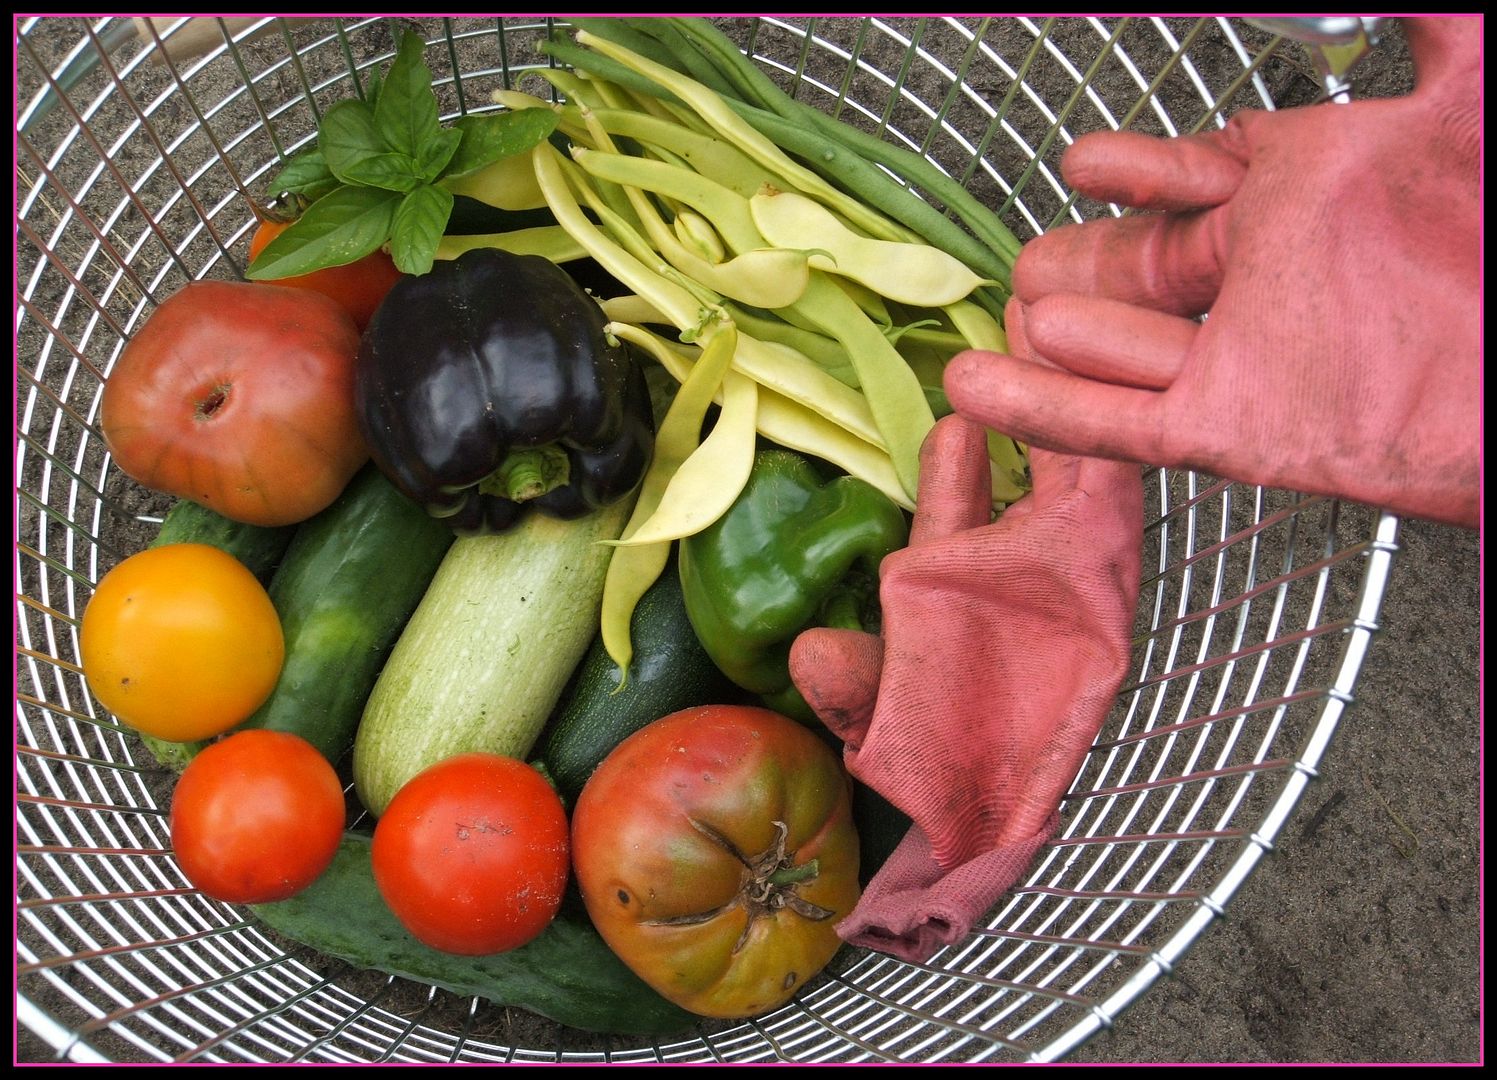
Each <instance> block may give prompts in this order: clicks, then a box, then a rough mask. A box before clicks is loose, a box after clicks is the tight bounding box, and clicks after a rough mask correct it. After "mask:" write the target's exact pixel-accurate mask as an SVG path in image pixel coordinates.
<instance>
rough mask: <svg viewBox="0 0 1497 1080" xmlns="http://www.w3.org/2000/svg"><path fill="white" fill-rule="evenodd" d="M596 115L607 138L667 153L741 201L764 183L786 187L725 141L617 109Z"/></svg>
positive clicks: (677, 124) (785, 184) (669, 122)
mask: <svg viewBox="0 0 1497 1080" xmlns="http://www.w3.org/2000/svg"><path fill="white" fill-rule="evenodd" d="M596 116H597V118H598V122H599V123H600V124H602V125H603V127H604V128H605V129H606V130H607V131H608V133H609V134H610V135H623V136H625V137H626V138H630V139H636V140H638V141H639V142H642V143H648V144H650V145H651V146H654V147H659V148H660V149H662V150H666V151H669V152H670V153H672V154H674V155H675V156H676V157H678V158H680V159H681V160H682V161H684V162H686V164H688V165H690V166H691V167H692V168H693V169H695V170H696V171H697V172H699V173H701V174H702V175H703V176H705V177H707V178H708V179H709V180H712V181H714V182H715V183H718V184H721V185H723V186H724V187H726V188H729V189H730V190H732V191H736V192H737V193H738V194H740V195H742V196H743V197H744V198H745V199H747V198H749V197H750V196H751V195H753V194H754V193H756V192H757V191H759V189H760V188H762V187H764V186H765V185H766V184H768V185H770V186H772V187H775V188H785V187H788V186H789V185H788V184H787V183H786V181H785V180H784V179H782V178H781V177H780V176H779V175H778V174H777V173H773V172H770V171H769V170H768V169H765V168H763V167H762V166H760V165H759V163H758V162H756V161H755V160H754V159H753V158H751V157H749V156H748V155H747V154H745V153H744V152H743V151H741V150H739V149H738V148H737V147H736V146H734V145H733V144H732V143H730V142H728V141H726V140H725V139H719V138H717V137H715V136H713V135H703V134H701V133H700V132H696V131H693V130H691V129H690V128H688V127H685V126H684V125H682V124H679V123H676V122H675V121H673V120H662V119H660V118H659V117H655V116H650V115H648V114H646V113H641V112H624V111H620V110H617V109H598V110H596Z"/></svg>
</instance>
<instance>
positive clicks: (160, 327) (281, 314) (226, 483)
mask: <svg viewBox="0 0 1497 1080" xmlns="http://www.w3.org/2000/svg"><path fill="white" fill-rule="evenodd" d="M358 350H359V334H358V330H357V329H355V327H354V325H353V321H352V320H351V319H350V318H349V317H348V315H347V314H346V313H345V312H344V311H343V309H342V308H340V307H338V305H337V304H335V303H333V302H332V301H331V300H329V299H328V298H327V297H325V296H320V295H318V294H317V293H314V292H309V291H307V290H306V289H287V288H283V287H280V286H276V285H257V284H247V283H243V282H228V281H196V282H193V283H192V284H190V285H187V286H184V287H183V288H182V289H180V290H178V291H177V292H176V293H174V294H172V295H171V296H170V297H168V298H167V300H166V301H165V302H164V303H163V304H162V305H161V306H160V307H159V308H157V309H156V311H155V312H153V313H152V314H151V316H150V318H148V319H147V320H146V322H145V325H144V326H142V327H141V328H140V330H139V332H137V333H136V335H135V336H134V337H133V338H132V339H131V340H130V342H129V344H127V345H126V346H125V348H124V351H123V352H121V354H120V357H119V360H118V362H116V364H115V365H114V369H113V370H112V371H111V372H110V373H109V379H108V381H106V382H105V384H104V391H103V395H102V398H101V400H100V403H99V426H100V427H101V428H102V430H103V433H104V442H105V444H106V445H107V446H108V447H109V452H110V453H111V454H113V455H114V460H115V463H116V464H117V465H118V466H119V467H120V468H121V469H123V470H124V472H125V474H126V475H127V476H129V477H131V478H132V479H134V480H136V481H138V482H139V483H141V484H144V485H145V486H146V487H148V488H152V489H154V490H156V491H165V492H168V493H170V494H172V495H178V496H181V497H182V498H184V499H191V500H192V501H194V502H198V503H201V504H203V505H204V506H207V507H208V508H209V509H211V510H216V511H218V512H219V513H220V514H223V515H224V516H225V517H229V518H233V519H234V520H235V521H242V522H245V523H247V524H250V525H290V524H293V523H295V522H298V521H303V520H305V519H306V518H309V517H311V516H312V515H313V514H315V513H317V512H318V511H319V510H322V509H324V508H325V507H327V506H328V504H330V503H331V502H332V501H333V500H334V499H335V498H337V497H338V495H339V493H340V492H342V490H343V488H344V487H345V486H346V485H347V484H348V481H349V480H350V479H351V478H352V477H353V474H354V473H355V472H357V471H358V469H359V467H360V466H361V465H363V464H364V462H365V461H367V460H368V459H369V451H368V448H367V447H366V446H365V445H364V437H363V435H362V434H361V433H360V431H359V425H358V421H357V419H356V418H355V415H354V405H353V368H354V359H355V358H356V356H357V355H358Z"/></svg>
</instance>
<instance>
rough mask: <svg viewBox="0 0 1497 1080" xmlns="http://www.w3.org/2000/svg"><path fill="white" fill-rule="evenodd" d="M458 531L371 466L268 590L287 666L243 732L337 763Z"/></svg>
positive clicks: (313, 527) (295, 546) (307, 526)
mask: <svg viewBox="0 0 1497 1080" xmlns="http://www.w3.org/2000/svg"><path fill="white" fill-rule="evenodd" d="M452 540H453V534H452V530H451V529H449V528H448V527H447V526H446V525H444V524H443V523H442V522H440V521H438V520H436V519H435V518H433V517H431V516H430V515H429V514H427V513H426V511H425V510H424V509H423V508H422V507H420V506H417V505H416V504H415V503H413V502H411V501H410V500H409V499H407V498H406V497H405V496H404V495H402V494H401V493H400V492H399V491H397V490H395V487H394V486H393V485H392V484H391V483H390V482H389V481H388V480H386V479H385V477H384V475H383V474H382V473H381V472H380V471H379V470H378V469H377V468H375V467H374V466H373V465H366V466H365V467H364V468H363V469H362V470H361V471H360V472H359V473H358V474H357V475H356V476H355V477H354V478H353V480H351V481H350V482H349V484H348V487H347V488H346V489H345V490H344V492H343V494H342V495H340V496H338V498H337V500H336V501H334V503H333V504H332V505H331V506H329V507H328V508H327V509H326V510H324V511H322V513H320V514H318V515H317V516H316V517H313V518H311V519H309V520H307V521H305V522H303V523H302V525H301V526H300V528H298V529H297V532H296V538H295V539H294V540H293V541H292V543H291V548H290V550H288V551H287V552H286V557H285V559H284V560H283V561H282V562H281V568H280V569H279V570H277V571H276V575H275V577H274V578H273V579H272V580H271V583H270V598H271V600H272V601H273V602H274V603H275V607H276V611H277V612H279V613H280V616H281V630H282V632H283V633H284V634H285V636H286V662H285V665H284V666H283V667H282V668H281V677H280V679H279V680H278V681H277V682H276V686H275V689H274V690H273V691H271V695H270V698H269V699H268V700H267V701H266V702H265V704H264V705H262V706H260V708H259V709H258V710H257V711H256V712H255V714H254V715H253V716H251V717H250V718H249V719H248V720H246V721H245V722H244V723H243V724H241V725H240V727H239V729H236V730H242V729H244V728H267V729H270V730H272V731H288V732H291V733H292V734H295V735H300V736H301V737H302V738H304V739H306V740H307V741H308V742H310V743H311V744H312V745H313V746H315V747H317V749H318V750H320V751H321V752H322V754H323V756H324V757H326V758H327V759H328V760H329V761H331V762H333V763H334V764H335V765H336V764H337V763H338V761H339V759H340V758H342V757H343V755H344V754H345V753H347V752H348V749H349V747H351V746H352V745H353V737H354V732H355V731H356V730H357V729H358V725H359V717H360V715H362V713H363V710H364V702H365V701H366V700H367V699H368V697H369V693H370V691H371V690H372V689H373V688H374V681H375V679H376V677H378V675H379V672H380V668H381V667H383V666H384V663H385V659H386V658H387V657H388V656H389V654H390V650H391V649H392V648H393V647H394V645H395V639H396V638H397V637H399V636H400V631H401V630H402V629H403V628H404V627H405V624H406V622H407V621H408V620H409V619H410V617H411V612H413V611H415V610H416V605H417V604H418V603H420V601H421V596H422V594H423V593H425V592H426V587H427V585H428V584H430V582H431V579H432V576H433V575H434V574H435V573H436V572H437V566H438V565H439V564H440V563H441V561H442V556H443V555H445V554H446V553H447V549H448V548H449V547H451V546H452Z"/></svg>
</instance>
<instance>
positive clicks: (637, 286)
mask: <svg viewBox="0 0 1497 1080" xmlns="http://www.w3.org/2000/svg"><path fill="white" fill-rule="evenodd" d="M530 158H531V161H532V163H533V164H534V167H535V175H536V180H537V182H538V183H539V184H540V188H541V191H542V192H543V193H544V194H545V196H546V205H547V206H549V207H550V209H551V213H552V214H553V215H555V217H556V222H557V224H559V225H560V226H561V227H562V228H564V229H566V230H567V232H569V233H571V234H572V237H573V238H574V239H575V240H576V241H577V242H578V243H579V244H581V245H582V247H583V249H584V250H586V251H587V253H588V254H589V255H591V256H592V257H593V258H594V259H596V260H597V261H598V263H599V265H601V266H602V267H603V269H605V270H607V271H608V272H609V273H610V274H612V275H613V276H614V277H616V278H618V279H619V280H620V281H622V282H623V283H624V284H625V285H627V286H628V287H629V288H631V289H633V290H634V291H635V292H636V293H638V294H639V295H640V296H642V297H644V298H645V299H646V300H648V301H649V302H650V304H652V305H653V306H654V307H655V309H656V310H657V311H660V312H661V313H662V314H664V315H665V316H666V317H667V318H669V319H670V321H671V323H672V325H674V326H675V327H676V328H677V329H680V330H687V329H692V328H696V327H699V326H701V325H702V323H703V322H705V321H707V320H708V319H710V318H711V314H710V313H709V312H704V311H703V310H702V308H701V305H700V304H699V303H698V301H697V299H696V297H694V296H692V295H691V293H689V292H687V291H686V290H685V289H683V288H682V287H681V286H680V285H677V284H676V283H675V282H673V281H668V280H667V279H665V278H663V277H661V276H660V275H659V274H657V273H656V272H654V271H653V270H651V269H650V268H649V267H647V266H646V265H644V264H643V263H641V262H640V261H639V260H638V259H636V258H635V257H634V256H633V255H630V254H629V253H628V252H627V251H625V250H624V249H623V247H621V246H620V245H619V244H617V243H615V242H614V241H613V240H611V239H609V238H608V237H607V236H606V235H604V233H603V231H602V230H601V229H599V228H598V227H597V226H596V225H594V224H593V223H592V222H591V221H589V220H588V219H587V215H586V214H584V213H583V212H582V207H581V206H579V205H578V204H577V200H576V198H575V197H574V196H573V194H572V190H571V187H570V186H569V185H568V183H567V179H566V175H565V173H564V172H563V171H562V158H561V153H560V152H559V151H558V150H557V149H556V148H555V147H554V146H552V145H551V144H550V143H547V142H543V143H540V144H538V145H537V146H536V147H535V149H533V150H532V151H531V152H530Z"/></svg>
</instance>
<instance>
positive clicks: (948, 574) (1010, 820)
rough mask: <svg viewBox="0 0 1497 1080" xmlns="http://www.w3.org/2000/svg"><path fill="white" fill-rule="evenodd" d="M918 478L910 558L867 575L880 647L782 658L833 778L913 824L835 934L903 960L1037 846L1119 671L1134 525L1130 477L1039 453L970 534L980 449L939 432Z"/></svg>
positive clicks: (844, 634) (934, 940)
mask: <svg viewBox="0 0 1497 1080" xmlns="http://www.w3.org/2000/svg"><path fill="white" fill-rule="evenodd" d="M920 464H921V469H920V492H919V498H918V499H917V501H916V506H917V509H916V512H915V521H914V526H913V528H912V530H911V533H910V545H909V547H908V548H905V549H904V550H902V551H897V552H895V553H894V554H893V555H890V556H889V557H888V558H886V559H885V560H884V562H883V565H882V567H881V568H880V586H879V597H880V602H881V603H882V606H883V636H882V638H878V637H873V636H871V635H869V634H863V633H860V632H857V631H852V630H828V629H823V630H809V631H807V632H805V633H803V634H801V635H800V637H799V638H797V639H796V641H795V644H794V646H793V647H792V649H791V652H790V673H791V676H792V677H793V678H794V680H795V683H796V686H797V687H799V688H800V691H801V693H803V694H804V695H805V697H806V700H807V701H808V702H809V703H810V704H811V707H812V708H813V709H815V710H816V712H817V714H818V715H819V716H820V717H821V718H822V720H823V721H824V722H825V723H826V725H827V727H828V728H830V729H831V730H832V731H833V732H834V733H835V734H837V735H838V736H839V737H841V738H842V739H843V740H844V743H845V746H844V751H843V754H844V759H845V761H846V763H847V767H848V770H849V771H850V772H851V773H852V774H853V775H854V776H855V777H857V778H858V779H860V780H861V781H863V782H864V783H865V784H867V785H868V786H869V787H871V788H873V789H874V790H875V791H877V792H878V793H879V794H880V795H882V796H884V798H886V799H888V800H889V802H891V803H893V804H894V805H895V806H896V807H898V808H899V809H900V810H902V811H904V812H905V813H906V814H908V815H909V817H910V819H911V820H912V821H913V822H914V825H913V827H912V828H911V829H910V830H909V832H908V834H906V836H905V839H904V840H903V841H902V842H901V843H900V845H899V846H898V847H897V848H896V849H895V850H894V852H893V853H892V854H891V855H890V857H889V859H888V861H887V862H886V863H885V864H884V866H883V867H882V868H881V869H880V870H879V872H878V873H877V874H876V875H875V876H874V878H873V880H872V881H870V882H869V884H868V888H867V889H866V890H865V892H864V894H863V899H862V901H861V902H860V903H859V904H858V907H857V908H856V909H855V910H854V911H853V913H852V914H851V915H850V916H849V917H848V918H846V919H845V920H843V922H842V923H841V924H839V925H838V927H837V932H838V933H839V934H840V935H841V936H842V937H843V938H845V939H847V940H848V941H851V942H853V943H855V944H858V945H865V946H868V947H869V948H874V949H879V950H882V951H884V952H888V953H892V954H894V955H895V956H900V957H904V958H907V959H916V960H920V959H924V958H926V957H928V956H929V955H930V954H931V953H933V952H935V951H936V950H937V949H938V948H940V947H941V946H942V945H947V944H951V943H952V942H955V941H958V940H960V939H962V938H963V937H965V936H966V935H967V933H968V932H969V931H970V930H971V928H972V926H973V924H974V923H975V922H976V921H977V920H978V919H979V918H980V917H981V916H982V915H983V914H984V913H985V912H986V911H987V910H988V909H989V908H990V907H992V905H993V904H994V903H995V902H996V901H997V900H998V898H999V897H1000V896H1001V895H1002V894H1003V892H1004V890H1006V889H1007V888H1008V887H1009V886H1010V885H1011V884H1012V883H1013V882H1014V881H1015V880H1016V879H1017V878H1018V876H1019V875H1020V874H1022V873H1023V872H1024V870H1025V868H1026V867H1027V866H1028V864H1029V862H1030V861H1031V859H1032V858H1033V856H1034V853H1035V851H1036V850H1037V849H1038V848H1039V846H1040V845H1041V844H1043V843H1044V841H1045V840H1046V839H1048V838H1049V836H1050V835H1051V834H1052V833H1053V832H1054V830H1055V826H1056V822H1057V814H1056V808H1057V807H1058V805H1059V803H1060V799H1061V797H1062V796H1063V795H1064V794H1065V792H1066V789H1067V788H1068V787H1069V786H1070V783H1071V781H1072V780H1073V779H1074V777H1075V775H1076V773H1077V771H1078V770H1079V769H1080V766H1081V762H1082V759H1083V758H1084V757H1085V755H1086V751H1087V748H1088V747H1089V746H1090V745H1091V743H1092V740H1093V739H1094V738H1095V737H1096V733H1097V730H1098V728H1100V726H1101V724H1102V721H1103V719H1104V718H1105V717H1106V715H1107V712H1108V709H1109V708H1110V706H1111V704H1112V701H1113V696H1114V695H1115V694H1116V693H1117V689H1118V686H1119V684H1120V683H1121V681H1122V679H1123V677H1124V676H1125V674H1126V673H1127V670H1128V663H1129V651H1130V638H1131V633H1132V627H1133V614H1134V607H1135V605H1136V603H1137V600H1138V585H1139V567H1140V558H1141V554H1140V552H1141V530H1142V517H1143V485H1142V480H1141V477H1140V470H1139V468H1138V466H1136V465H1129V464H1119V463H1117V462H1110V461H1099V460H1096V459H1083V458H1075V457H1064V456H1061V455H1058V454H1050V453H1046V452H1045V451H1042V450H1041V451H1036V452H1035V453H1034V454H1033V456H1032V459H1031V467H1032V472H1033V475H1034V491H1033V493H1032V494H1031V495H1029V496H1027V497H1026V498H1025V499H1023V500H1021V501H1020V502H1018V503H1016V504H1015V505H1014V506H1013V507H1011V508H1010V509H1009V510H1008V511H1007V512H1006V513H1005V514H1004V515H1003V516H1002V517H1001V518H1000V519H999V520H998V521H997V522H994V523H992V524H989V518H990V516H991V515H990V486H989V485H990V483H991V479H990V474H989V467H988V457H987V445H986V436H985V433H984V431H983V429H982V428H981V427H979V426H978V425H976V424H972V423H970V422H968V421H966V420H963V419H962V418H960V417H957V416H949V417H946V418H945V419H943V420H941V421H940V423H938V424H937V425H936V427H935V429H934V430H933V431H932V432H931V434H930V436H929V437H928V438H927V439H926V442H925V446H924V447H923V448H922V450H921V462H920Z"/></svg>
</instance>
